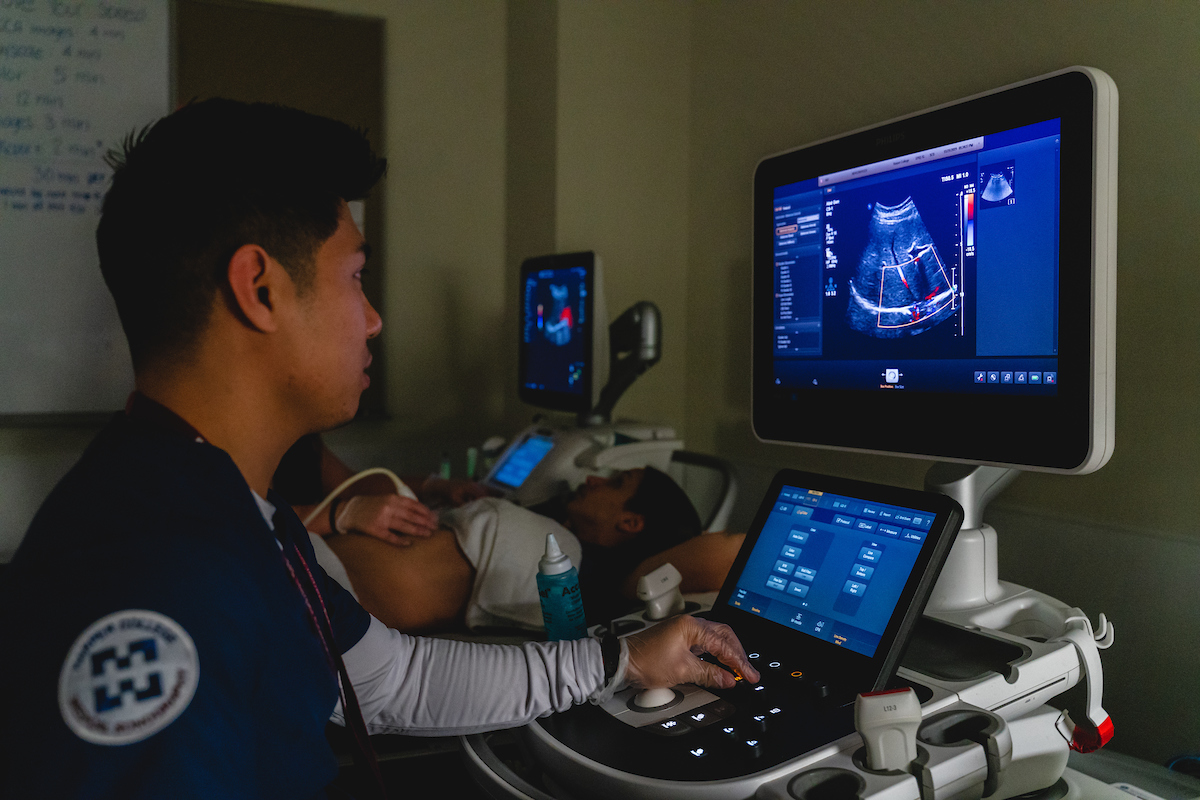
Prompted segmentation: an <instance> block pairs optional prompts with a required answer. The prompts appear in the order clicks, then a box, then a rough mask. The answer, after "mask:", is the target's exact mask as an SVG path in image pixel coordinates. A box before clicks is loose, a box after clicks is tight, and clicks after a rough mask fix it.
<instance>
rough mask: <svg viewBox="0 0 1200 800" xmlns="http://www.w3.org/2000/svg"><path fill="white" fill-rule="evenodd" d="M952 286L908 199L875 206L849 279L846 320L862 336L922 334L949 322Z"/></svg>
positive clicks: (953, 294)
mask: <svg viewBox="0 0 1200 800" xmlns="http://www.w3.org/2000/svg"><path fill="white" fill-rule="evenodd" d="M956 301H957V297H956V285H955V283H954V281H953V280H952V279H951V277H950V270H948V268H947V266H946V264H945V262H944V261H943V260H942V258H941V256H940V255H939V254H938V249H937V246H936V244H935V243H934V241H933V239H932V238H931V237H930V235H929V231H928V230H927V229H926V227H925V223H924V222H922V221H921V214H920V212H919V211H918V210H917V206H916V204H915V203H913V200H912V198H911V197H909V198H906V199H905V200H904V202H902V203H900V204H899V205H895V206H886V205H883V204H882V203H875V204H874V209H873V212H872V214H871V221H870V230H869V233H868V239H867V246H866V248H865V249H864V250H863V253H862V257H861V258H860V259H859V261H858V273H857V274H856V275H855V277H854V278H852V279H851V280H850V302H849V303H848V305H847V311H846V316H847V321H848V323H849V325H850V327H851V328H853V329H854V330H857V331H859V332H860V333H865V334H867V335H868V336H876V337H879V338H896V337H900V336H905V335H909V336H915V335H917V334H920V333H924V332H925V331H927V330H929V329H930V328H932V327H934V326H935V325H938V324H939V323H941V322H944V321H946V320H947V319H950V317H951V316H952V315H953V313H954V311H955V310H956V308H957V302H956Z"/></svg>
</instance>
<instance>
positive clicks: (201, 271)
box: [96, 99, 386, 370]
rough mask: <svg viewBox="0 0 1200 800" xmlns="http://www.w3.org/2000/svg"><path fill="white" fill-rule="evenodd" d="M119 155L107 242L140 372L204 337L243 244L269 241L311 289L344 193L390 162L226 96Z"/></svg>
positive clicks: (345, 137)
mask: <svg viewBox="0 0 1200 800" xmlns="http://www.w3.org/2000/svg"><path fill="white" fill-rule="evenodd" d="M108 161H109V164H110V165H111V166H112V167H113V168H114V173H113V178H112V184H111V187H110V189H109V191H108V193H107V194H106V195H105V198H104V207H103V212H102V215H101V217H100V225H99V228H98V229H97V231H96V243H97V246H98V249H99V255H100V269H101V272H102V273H103V275H104V280H105V283H106V284H107V285H108V288H109V291H111V292H112V295H113V299H114V300H115V301H116V306H117V313H118V314H119V315H120V318H121V324H122V326H123V327H124V329H125V335H126V338H128V340H129V349H130V352H131V354H132V356H133V365H134V369H135V370H136V369H139V368H140V367H142V366H144V365H146V364H148V363H150V362H156V361H159V360H163V359H166V358H173V357H176V356H181V355H186V354H187V353H188V351H189V349H190V348H191V347H193V346H194V345H195V344H196V342H197V340H198V338H199V337H200V335H201V334H202V333H203V331H204V330H205V328H206V327H207V325H208V322H209V320H210V317H211V314H212V311H213V309H214V308H215V305H214V303H215V301H216V300H217V298H218V295H219V293H220V292H221V291H222V290H223V289H224V287H226V286H227V284H228V280H227V270H228V266H229V260H230V257H231V256H232V255H233V253H234V252H235V251H236V250H237V249H238V248H239V247H241V246H242V245H245V244H257V245H260V246H261V247H262V248H263V249H264V250H266V251H267V252H268V253H269V254H270V255H271V256H272V257H273V258H274V259H275V260H277V261H278V262H279V263H280V264H281V265H282V266H283V268H284V269H285V270H286V271H287V273H288V274H289V276H290V277H291V279H292V281H293V282H294V284H295V286H296V289H297V292H298V293H299V294H301V295H303V294H305V293H306V292H307V290H308V288H309V287H310V285H311V283H312V281H313V275H314V272H315V269H314V264H315V260H314V259H315V254H316V252H317V250H318V248H319V247H320V246H321V244H322V243H323V242H324V241H325V240H327V239H329V238H330V237H331V236H332V235H333V233H334V231H335V230H337V227H338V224H339V214H340V211H341V207H342V201H343V200H347V201H349V200H356V199H358V198H360V197H363V196H365V195H366V193H367V192H368V190H369V189H370V188H371V186H372V185H374V183H375V182H376V181H377V180H378V179H379V177H380V176H381V175H382V174H383V171H384V169H385V168H386V162H385V161H384V160H383V159H382V158H379V157H377V156H375V155H374V153H372V152H371V147H370V144H369V143H368V141H367V139H366V137H365V136H364V135H363V134H362V133H361V132H359V131H356V130H354V129H353V128H351V127H349V126H347V125H344V124H342V123H340V122H335V121H333V120H329V119H325V118H323V117H317V116H314V115H312V114H307V113H304V112H302V111H297V110H295V109H290V108H284V107H282V106H276V105H269V104H266V103H251V104H247V103H239V102H234V101H232V100H221V99H214V100H206V101H204V102H199V103H192V104H190V105H187V106H184V107H183V108H181V109H180V110H178V111H176V112H175V113H173V114H171V115H169V116H167V117H164V118H163V119H161V120H159V121H158V122H156V123H155V124H154V125H153V126H151V127H148V128H146V129H144V130H143V131H142V132H141V133H139V134H137V135H134V134H130V136H129V137H128V139H127V140H126V141H125V144H124V147H123V148H122V151H121V152H113V153H110V154H109V157H108Z"/></svg>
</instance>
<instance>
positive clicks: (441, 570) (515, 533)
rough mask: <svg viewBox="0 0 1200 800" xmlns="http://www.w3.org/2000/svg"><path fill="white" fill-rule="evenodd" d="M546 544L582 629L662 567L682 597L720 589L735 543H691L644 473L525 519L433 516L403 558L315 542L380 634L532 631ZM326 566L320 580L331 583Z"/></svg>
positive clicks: (496, 508) (505, 514) (596, 482)
mask: <svg viewBox="0 0 1200 800" xmlns="http://www.w3.org/2000/svg"><path fill="white" fill-rule="evenodd" d="M547 533H554V534H555V536H556V538H557V539H558V541H559V543H560V545H561V546H562V548H563V551H564V552H565V553H567V554H568V555H569V556H570V557H571V561H572V563H574V564H575V565H576V566H577V567H578V569H579V574H580V587H581V591H582V593H583V601H584V607H585V609H586V611H587V613H588V621H589V623H595V622H601V621H604V620H606V619H611V618H612V617H614V616H617V615H620V614H622V613H626V612H627V611H629V610H632V609H633V608H634V607H636V601H634V599H633V598H634V597H635V591H636V587H637V581H638V578H640V577H641V576H642V575H645V574H646V573H648V572H650V571H652V570H654V569H656V568H657V567H659V566H661V565H663V564H665V563H668V562H670V563H671V564H673V565H674V566H675V567H676V569H678V570H679V572H680V573H681V575H682V576H683V585H682V587H681V588H682V590H683V591H684V592H685V593H689V592H705V591H714V590H716V589H719V588H720V586H721V583H722V582H723V581H724V579H725V574H726V573H727V572H728V571H729V567H730V565H731V564H732V563H733V559H734V557H735V556H736V555H737V551H738V549H739V548H740V547H741V543H742V538H743V536H742V535H741V534H737V535H726V534H723V533H709V534H702V535H701V534H700V520H699V517H698V515H697V514H696V511H695V509H694V508H693V507H692V504H691V502H690V501H689V500H688V498H687V495H685V494H684V492H683V490H682V489H680V488H679V486H678V485H676V484H675V482H674V481H673V480H671V478H670V477H668V476H667V475H666V474H665V473H663V472H660V471H659V470H656V469H654V468H653V467H646V468H642V469H633V470H628V471H625V472H620V473H617V474H616V475H614V476H612V477H611V478H607V479H604V478H596V477H593V478H589V479H588V480H587V481H586V482H585V483H584V484H583V485H581V486H580V487H579V489H577V490H576V491H575V492H574V493H573V494H571V495H569V496H568V497H567V498H565V499H564V500H561V501H558V502H554V501H552V502H551V503H547V504H544V505H543V506H541V507H537V508H535V509H525V508H521V507H520V506H517V505H514V504H513V503H510V502H508V501H505V500H500V499H498V498H490V497H489V498H483V499H479V500H475V501H473V502H471V503H468V504H466V505H464V506H462V507H461V508H457V509H451V510H448V511H444V512H442V515H441V518H440V524H439V527H438V528H437V529H436V530H434V531H433V533H432V534H431V535H429V536H428V537H406V538H408V539H410V540H411V543H409V544H408V545H407V546H403V547H400V546H396V545H394V544H390V543H388V542H385V541H382V540H381V539H379V538H375V537H372V536H365V535H361V534H353V533H352V534H345V535H337V536H331V537H328V538H326V539H324V543H325V544H327V545H328V546H329V550H331V551H332V554H333V555H336V557H337V560H338V561H340V565H341V566H342V567H344V569H345V574H346V576H348V579H349V581H350V583H351V588H352V589H353V591H354V592H355V593H356V594H357V595H358V598H359V601H360V602H361V603H362V605H363V607H364V608H366V609H367V611H369V612H371V614H372V615H374V616H375V617H377V618H379V619H380V620H381V621H382V622H384V623H385V624H387V625H388V626H389V627H393V628H396V629H398V630H401V631H409V632H415V631H432V630H452V629H456V628H457V629H461V628H462V626H463V625H466V626H467V627H469V628H485V627H509V628H511V627H517V628H525V629H530V630H540V629H541V628H542V619H541V607H540V605H539V602H538V596H537V587H536V582H535V576H536V574H537V563H538V560H539V559H540V558H541V555H542V553H543V551H544V548H545V543H546V534H547ZM322 549H323V548H320V547H318V555H319V556H320V555H322ZM324 555H326V556H328V555H329V553H325V554H324ZM333 566H334V567H335V568H334V569H329V566H326V571H329V572H330V573H331V574H333V575H335V576H336V575H337V572H338V570H337V569H336V565H333Z"/></svg>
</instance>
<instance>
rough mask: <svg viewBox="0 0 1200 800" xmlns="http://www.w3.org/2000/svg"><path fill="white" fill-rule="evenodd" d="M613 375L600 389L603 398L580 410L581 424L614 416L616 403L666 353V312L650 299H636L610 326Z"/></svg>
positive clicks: (597, 422)
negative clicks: (660, 310)
mask: <svg viewBox="0 0 1200 800" xmlns="http://www.w3.org/2000/svg"><path fill="white" fill-rule="evenodd" d="M608 342H609V353H610V356H609V359H610V364H611V366H610V367H609V379H608V383H607V384H606V385H605V387H604V388H603V389H602V390H601V391H600V402H599V403H597V404H596V407H595V408H593V409H592V410H591V411H590V412H588V413H586V414H580V415H579V416H580V419H579V424H580V426H581V427H591V426H594V425H602V424H604V423H606V422H610V421H611V420H612V411H613V407H614V406H616V404H617V401H618V400H620V399H621V395H623V394H624V393H625V390H626V389H628V388H629V387H630V386H631V385H632V384H633V382H634V381H635V380H637V379H638V377H640V376H641V374H642V373H643V372H645V371H646V370H648V369H650V367H652V366H654V365H655V364H657V363H658V360H659V359H660V358H661V357H662V315H661V314H659V311H658V306H656V305H654V303H651V302H650V301H649V300H642V301H641V302H640V303H634V304H633V305H632V306H630V307H629V308H627V309H625V311H624V313H622V314H621V316H619V317H617V318H616V319H615V320H613V322H612V324H611V325H609V326H608Z"/></svg>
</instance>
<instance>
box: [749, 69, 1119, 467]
mask: <svg viewBox="0 0 1200 800" xmlns="http://www.w3.org/2000/svg"><path fill="white" fill-rule="evenodd" d="M1105 77H1107V76H1105ZM1095 106H1096V103H1095V97H1094V86H1093V83H1092V81H1091V79H1090V78H1089V76H1088V75H1087V74H1085V73H1082V72H1067V73H1064V74H1058V75H1056V76H1052V77H1050V78H1047V79H1042V80H1039V81H1034V82H1030V83H1027V84H1024V85H1020V86H1017V87H1013V88H1009V89H1006V90H1001V91H998V92H996V93H992V94H989V95H985V96H982V97H978V98H974V99H970V100H967V101H963V102H960V103H955V104H950V105H948V106H945V107H942V108H939V109H935V110H932V111H929V112H924V113H922V114H917V115H913V116H912V117H908V118H905V119H902V120H899V121H896V122H892V123H887V124H885V125H883V126H879V127H876V128H872V129H869V130H865V131H859V132H856V133H852V134H848V135H846V136H842V137H835V138H834V139H831V140H827V141H825V142H821V143H818V144H816V145H812V146H809V147H806V148H801V149H799V150H794V151H790V152H788V153H784V154H781V155H779V156H774V157H771V158H768V159H765V160H764V161H763V162H761V163H760V164H759V167H758V170H757V172H756V175H755V189H754V192H755V197H754V201H755V207H754V226H755V228H754V246H755V252H754V334H753V335H754V425H755V431H756V432H757V433H758V435H759V436H760V437H761V438H764V439H768V440H777V441H787V442H796V443H805V444H816V445H822V446H829V447H844V448H849V449H861V450H868V451H873V452H895V453H903V454H912V455H921V456H928V457H941V458H953V459H958V460H967V461H978V462H987V463H1001V464H1008V465H1014V466H1025V467H1029V468H1043V469H1056V470H1063V471H1073V470H1080V469H1081V467H1088V468H1098V466H1099V464H1102V463H1103V460H1101V459H1098V458H1097V457H1094V451H1095V450H1096V449H1097V446H1098V445H1097V442H1096V441H1095V439H1094V435H1095V432H1096V426H1095V425H1094V424H1093V423H1094V414H1095V412H1096V407H1095V404H1096V396H1097V393H1102V392H1103V391H1104V386H1105V381H1108V380H1111V376H1108V375H1105V374H1102V373H1103V372H1104V370H1103V369H1102V368H1098V363H1097V360H1096V355H1097V351H1098V350H1103V347H1104V345H1103V344H1100V345H1098V344H1097V342H1096V341H1095V340H1094V338H1093V337H1094V335H1095V333H1096V328H1095V326H1094V323H1095V316H1096V314H1101V315H1103V314H1104V313H1106V312H1107V309H1105V308H1098V307H1097V293H1096V291H1095V290H1096V283H1097V280H1099V281H1106V271H1107V268H1108V265H1107V264H1102V265H1101V267H1102V269H1101V270H1100V271H1098V272H1094V267H1095V263H1096V258H1095V256H1096V249H1097V248H1096V237H1097V236H1098V235H1099V233H1100V232H1098V230H1097V227H1098V226H1097V225H1096V221H1097V220H1096V217H1095V216H1094V211H1093V209H1094V207H1095V203H1094V202H1093V200H1094V197H1095V195H1096V191H1095V186H1096V174H1095V169H1094V159H1095V157H1096V149H1095V127H1096V126H1095V116H1096V108H1095ZM1101 205H1103V204H1101ZM1110 438H1111V436H1110ZM1105 446H1106V445H1105V444H1103V443H1101V444H1100V445H1099V447H1100V448H1101V449H1103V448H1104V447H1105ZM1107 447H1109V448H1111V443H1108V444H1107ZM1103 458H1104V459H1106V458H1107V455H1104V456H1103ZM1097 461H1099V463H1096V462H1097Z"/></svg>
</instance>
